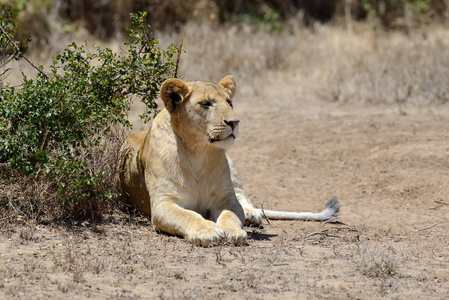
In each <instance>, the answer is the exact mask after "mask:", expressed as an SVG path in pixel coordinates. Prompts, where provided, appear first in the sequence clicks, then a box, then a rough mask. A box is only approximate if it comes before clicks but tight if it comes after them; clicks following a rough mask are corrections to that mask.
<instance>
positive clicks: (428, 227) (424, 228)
mask: <svg viewBox="0 0 449 300" xmlns="http://www.w3.org/2000/svg"><path fill="white" fill-rule="evenodd" d="M438 224H439V222H436V223H434V224H432V225H429V226H426V227H423V228H419V229H416V231H423V230H426V229H430V228H432V227H435V226H437V225H438Z"/></svg>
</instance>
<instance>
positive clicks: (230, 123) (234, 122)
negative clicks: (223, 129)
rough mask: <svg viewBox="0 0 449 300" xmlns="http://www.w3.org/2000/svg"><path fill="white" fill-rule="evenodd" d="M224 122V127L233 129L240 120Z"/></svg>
mask: <svg viewBox="0 0 449 300" xmlns="http://www.w3.org/2000/svg"><path fill="white" fill-rule="evenodd" d="M224 122H225V123H226V125H228V126H230V127H231V128H232V129H234V128H235V127H237V125H238V124H239V122H240V120H226V121H224Z"/></svg>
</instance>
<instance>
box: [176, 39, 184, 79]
mask: <svg viewBox="0 0 449 300" xmlns="http://www.w3.org/2000/svg"><path fill="white" fill-rule="evenodd" d="M182 42H184V39H182V40H181V44H180V45H179V49H178V58H177V59H176V69H175V76H174V77H175V78H177V77H178V66H179V60H180V58H181V52H182Z"/></svg>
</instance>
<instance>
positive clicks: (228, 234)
mask: <svg viewBox="0 0 449 300" xmlns="http://www.w3.org/2000/svg"><path fill="white" fill-rule="evenodd" d="M224 234H225V238H226V240H227V241H228V242H230V243H232V244H234V245H246V238H247V234H246V231H244V230H242V229H226V230H225V231H224Z"/></svg>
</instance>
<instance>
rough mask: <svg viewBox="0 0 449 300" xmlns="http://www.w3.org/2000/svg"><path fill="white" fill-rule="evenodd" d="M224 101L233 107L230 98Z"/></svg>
mask: <svg viewBox="0 0 449 300" xmlns="http://www.w3.org/2000/svg"><path fill="white" fill-rule="evenodd" d="M226 102H228V104H229V106H230V107H232V108H234V106H233V105H232V101H231V100H228V101H226Z"/></svg>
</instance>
